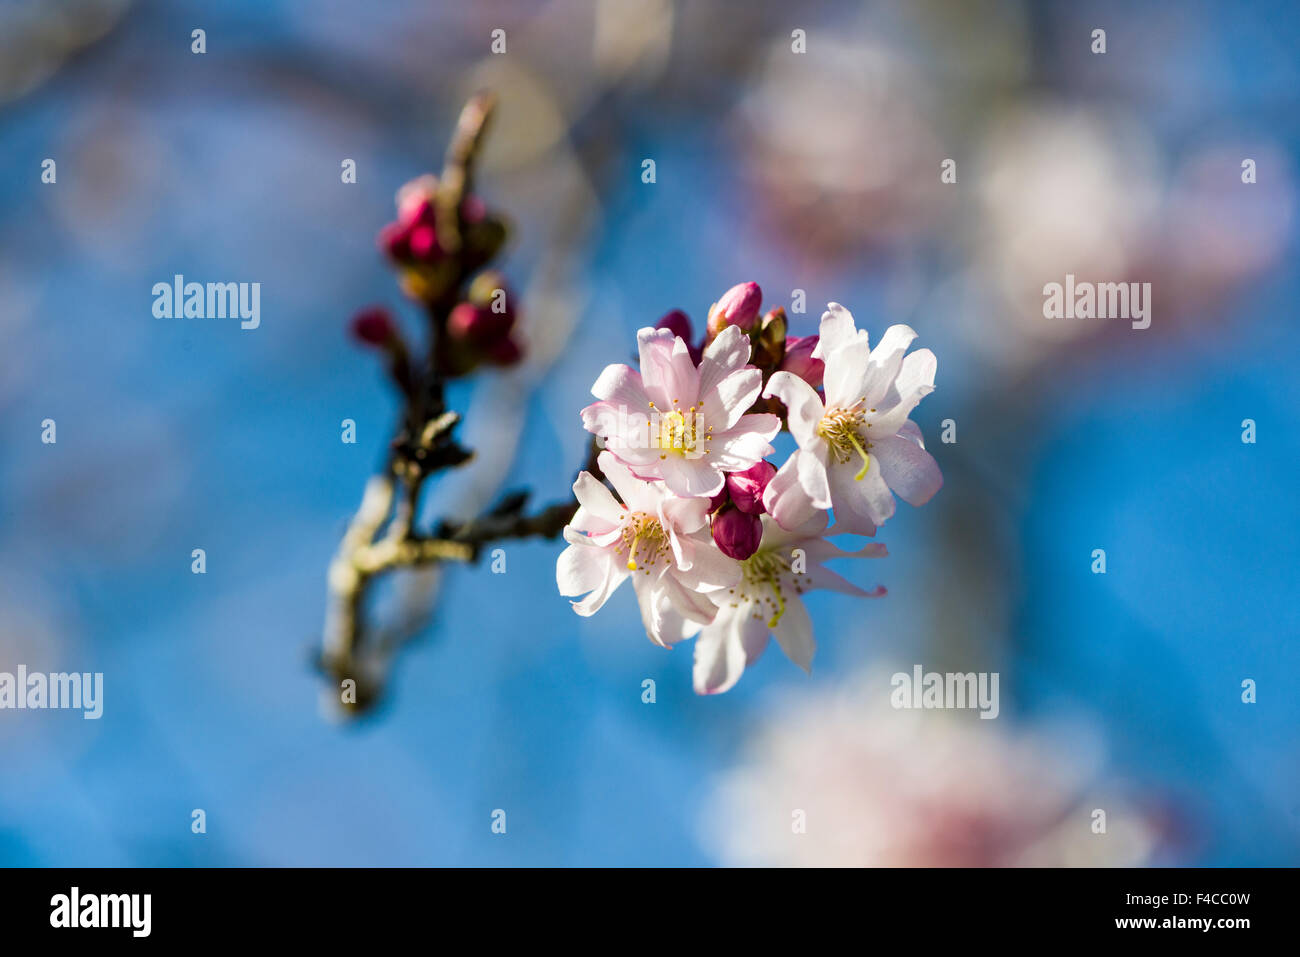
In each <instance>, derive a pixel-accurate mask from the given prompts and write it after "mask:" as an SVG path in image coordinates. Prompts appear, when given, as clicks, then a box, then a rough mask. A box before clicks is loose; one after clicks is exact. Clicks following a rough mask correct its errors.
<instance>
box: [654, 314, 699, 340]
mask: <svg viewBox="0 0 1300 957" xmlns="http://www.w3.org/2000/svg"><path fill="white" fill-rule="evenodd" d="M655 328H656V329H668V330H669V331H671V332H672V334H673V335H675V336H676V337H677V338H678V339H681V340H682V342H684V343H686V344H687V345H690V343H691V331H692V330H691V320H690V317H689V316H687V315H686V313H684V312H682V311H681V310H680V309H674V310H673V311H672V312H670V313H667V314H665V315H664V317H663V318H662V319H660V320H659V321H658V322H656V323H655Z"/></svg>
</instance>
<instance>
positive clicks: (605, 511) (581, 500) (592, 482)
mask: <svg viewBox="0 0 1300 957" xmlns="http://www.w3.org/2000/svg"><path fill="white" fill-rule="evenodd" d="M573 494H574V496H575V497H576V498H577V499H578V504H579V505H580V506H581V507H582V508H583V509H584V510H585V511H586V512H587V513H588V514H589V515H591V516H593V517H594V518H597V519H600V520H601V521H603V522H605V523H606V527H608V525H617V524H618V523H619V522H621V521H623V516H624V515H626V514H627V510H626V509H624V508H623V506H622V505H620V504H619V503H618V502H617V501H615V499H614V496H613V494H612V493H611V492H610V490H609V489H607V488H606V487H605V486H604V485H603V484H602V483H601V482H599V481H597V479H596V477H595V476H594V475H592V474H591V473H590V472H580V473H579V474H578V479H577V481H575V482H574V483H573ZM602 530H603V529H602ZM582 531H584V532H590V531H596V529H593V528H583V529H582Z"/></svg>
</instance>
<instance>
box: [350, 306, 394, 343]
mask: <svg viewBox="0 0 1300 957" xmlns="http://www.w3.org/2000/svg"><path fill="white" fill-rule="evenodd" d="M351 331H352V336H353V338H355V339H356V340H357V341H358V342H361V343H364V344H365V345H368V346H383V345H387V344H388V343H390V342H392V341H393V339H394V338H395V337H396V335H397V326H396V324H394V322H393V317H392V315H391V314H390V313H389V312H388V310H387V309H385V308H383V307H382V306H371V307H370V308H368V309H362V310H361V311H360V312H358V313H357V314H356V315H355V316H353V317H352V323H351Z"/></svg>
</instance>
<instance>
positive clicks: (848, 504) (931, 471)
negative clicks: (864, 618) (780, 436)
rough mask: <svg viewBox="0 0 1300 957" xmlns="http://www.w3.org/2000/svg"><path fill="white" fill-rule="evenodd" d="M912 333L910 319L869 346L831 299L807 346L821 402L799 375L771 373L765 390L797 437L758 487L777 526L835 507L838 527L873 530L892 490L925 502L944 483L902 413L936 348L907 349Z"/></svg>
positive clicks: (919, 391)
mask: <svg viewBox="0 0 1300 957" xmlns="http://www.w3.org/2000/svg"><path fill="white" fill-rule="evenodd" d="M915 338H916V333H915V332H913V331H912V329H910V328H909V327H907V326H904V325H894V326H890V327H889V328H888V329H887V330H886V331H885V334H884V336H883V337H882V338H881V340H880V342H879V343H877V344H876V347H875V348H874V349H872V348H871V347H870V345H869V343H868V339H867V333H866V332H865V331H864V330H860V329H858V328H856V326H855V325H854V322H853V316H852V315H851V314H850V313H849V311H848V310H847V309H845V308H844V307H843V306H841V305H840V304H839V303H834V302H833V303H831V304H830V305H829V306H828V307H827V311H826V312H825V313H824V314H823V315H822V321H821V331H820V336H819V339H818V343H817V348H816V349H815V350H814V351H813V357H814V358H817V359H821V360H822V361H823V362H824V363H825V367H826V368H825V375H824V379H823V385H824V390H825V394H826V398H825V401H824V402H823V400H822V397H821V396H819V395H818V394H817V392H816V391H815V390H814V389H813V387H812V386H811V385H809V384H808V383H807V382H806V381H804V380H803V379H801V378H799V377H798V376H796V375H793V374H791V373H789V372H775V373H773V374H772V377H771V379H770V380H769V381H768V385H767V389H766V390H765V392H764V396H775V397H776V398H778V399H780V400H781V401H782V402H783V403H784V404H785V406H786V409H787V412H788V416H787V421H788V423H789V428H790V432H791V433H792V434H793V435H794V438H795V441H796V442H798V444H799V448H798V449H797V450H796V451H795V452H794V453H793V454H792V455H791V456H790V458H789V459H788V460H787V461H786V463H785V464H784V465H783V466H781V468H780V469H779V470H778V471H777V474H776V475H775V476H774V477H773V479H772V481H771V482H770V483H769V484H768V487H767V490H766V491H765V492H764V504H765V505H766V506H767V508H768V511H769V512H771V513H772V514H773V516H774V517H775V519H776V521H777V522H778V523H779V524H780V525H781V526H782V527H784V528H793V527H796V526H798V525H800V524H801V523H802V522H804V521H806V520H807V519H808V517H809V516H810V515H811V514H812V513H813V511H814V510H815V509H830V508H833V509H834V510H835V521H836V526H835V527H836V530H837V531H845V532H854V533H858V534H863V535H874V534H875V532H876V528H877V526H879V525H881V524H883V523H884V522H885V520H887V519H888V518H889V517H890V516H891V515H893V514H894V494H897V495H898V496H899V497H900V498H902V499H903V500H904V501H906V502H908V503H910V504H912V505H923V504H925V503H926V502H928V501H929V500H930V498H931V497H932V496H933V495H934V494H935V492H937V491H938V490H939V488H940V487H941V486H942V485H943V476H942V474H941V473H940V472H939V466H938V465H937V464H936V463H935V461H934V459H933V457H931V455H930V453H928V452H927V451H925V443H924V442H923V440H922V438H921V432H920V429H918V428H917V427H916V425H915V424H914V423H913V422H911V421H910V420H909V419H908V415H909V414H910V413H911V411H912V410H913V409H914V408H916V405H917V403H918V402H920V401H921V399H922V398H924V397H925V396H926V395H928V394H929V393H931V392H933V391H934V373H935V366H936V361H935V357H934V353H932V352H931V351H930V350H929V349H920V350H917V351H916V352H913V353H911V354H910V355H905V353H906V352H907V348H908V346H910V345H911V343H912V340H914V339H915Z"/></svg>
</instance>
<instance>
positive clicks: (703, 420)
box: [699, 326, 780, 432]
mask: <svg viewBox="0 0 1300 957" xmlns="http://www.w3.org/2000/svg"><path fill="white" fill-rule="evenodd" d="M727 328H729V329H735V328H736V327H735V326H728V327H727ZM762 390H763V373H762V372H760V371H759V370H757V369H742V370H740V371H738V372H733V373H731V374H730V375H728V376H727V377H726V378H725V379H723V380H722V381H721V382H719V383H718V384H717V385H716V386H715V387H714V388H712V389H709V390H707V391H706V390H704V389H703V388H701V390H700V405H699V428H700V429H701V430H703V429H707V428H712V429H713V431H714V432H726V431H727V430H729V429H732V428H734V427H735V425H736V423H737V422H739V421H740V417H741V416H743V415H744V414H745V413H746V412H748V411H749V407H750V406H751V405H753V404H754V400H755V399H757V398H758V394H759V392H761V391H762ZM777 428H780V424H779V423H778V425H777Z"/></svg>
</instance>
